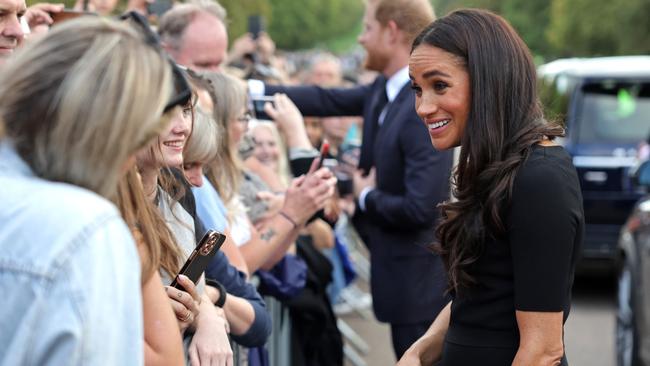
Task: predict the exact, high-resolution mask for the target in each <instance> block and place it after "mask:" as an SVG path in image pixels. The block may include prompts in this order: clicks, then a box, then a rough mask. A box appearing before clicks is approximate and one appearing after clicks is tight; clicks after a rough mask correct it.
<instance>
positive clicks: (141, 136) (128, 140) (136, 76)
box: [0, 17, 172, 198]
mask: <svg viewBox="0 0 650 366" xmlns="http://www.w3.org/2000/svg"><path fill="white" fill-rule="evenodd" d="M3 68H4V69H3V73H2V75H1V76H0V119H2V120H3V121H4V123H5V127H6V134H7V136H8V137H9V138H10V139H11V140H12V141H13V143H14V144H15V147H16V150H17V152H18V153H19V154H20V156H21V157H22V158H23V159H24V160H25V161H26V162H27V164H28V165H29V166H30V167H31V168H32V170H33V171H34V173H35V174H36V175H37V176H40V177H42V178H44V179H48V180H52V181H62V182H67V183H71V184H74V185H77V186H81V187H85V188H87V189H90V190H92V191H95V192H97V193H99V194H100V195H102V196H104V197H107V198H112V197H113V196H114V195H115V191H116V188H117V182H118V180H119V178H120V175H121V169H122V165H123V164H124V162H125V161H126V160H127V158H128V157H129V156H130V155H132V154H134V153H135V152H136V151H137V150H138V149H140V148H142V147H143V146H145V145H146V144H147V142H149V141H150V140H151V139H152V138H153V137H155V136H156V135H158V134H159V133H160V131H162V129H163V128H164V123H165V121H164V119H163V118H161V115H162V112H163V108H164V106H165V103H166V101H167V100H168V99H169V97H170V95H171V92H172V81H171V68H170V65H169V62H168V61H167V60H166V59H165V58H164V57H163V55H162V54H161V53H160V52H159V51H157V50H155V49H154V48H153V47H150V46H148V45H146V44H145V42H144V40H143V37H142V36H141V35H140V34H139V33H138V32H137V31H136V30H135V29H133V28H131V27H130V26H129V25H127V24H124V23H118V22H116V21H112V20H108V19H102V18H90V17H88V18H80V19H77V20H71V21H68V22H65V23H63V24H61V25H59V26H57V27H55V28H53V29H52V31H51V32H49V33H48V34H47V36H45V37H43V38H42V39H40V40H37V41H35V42H34V43H31V44H28V45H26V46H25V48H24V49H23V50H21V51H19V52H18V53H17V54H16V57H15V58H14V59H13V60H10V61H9V62H8V63H7V64H6V65H5V66H3Z"/></svg>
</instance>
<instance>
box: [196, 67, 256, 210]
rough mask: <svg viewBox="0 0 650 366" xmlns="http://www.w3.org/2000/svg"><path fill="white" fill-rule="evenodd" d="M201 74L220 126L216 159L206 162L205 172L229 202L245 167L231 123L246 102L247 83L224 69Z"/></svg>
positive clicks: (236, 189) (222, 197)
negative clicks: (231, 133)
mask: <svg viewBox="0 0 650 366" xmlns="http://www.w3.org/2000/svg"><path fill="white" fill-rule="evenodd" d="M198 76H199V77H200V78H202V80H203V83H202V84H203V86H204V87H205V89H206V90H207V91H208V93H209V94H210V97H211V98H212V103H213V106H214V107H213V110H212V116H213V117H214V121H215V122H216V123H217V126H218V128H219V130H218V132H219V134H218V136H217V141H218V142H217V145H218V153H217V155H216V158H215V159H213V160H212V161H210V162H208V163H207V164H206V176H207V177H208V180H209V181H210V183H212V185H213V186H214V187H215V188H216V189H217V191H218V192H219V196H220V197H221V199H222V200H223V201H224V202H225V203H226V204H227V203H228V202H232V201H233V199H234V198H235V196H236V195H237V194H238V193H239V186H240V184H241V180H242V172H243V171H244V165H243V163H242V162H241V159H240V158H239V151H238V149H237V146H236V145H235V144H233V143H232V142H231V141H230V130H229V128H228V126H229V125H230V123H232V121H233V120H234V119H235V118H236V117H237V115H238V114H239V112H240V110H241V109H242V108H243V107H245V106H246V103H247V94H246V85H245V84H244V82H243V81H242V80H240V79H237V78H235V77H234V76H230V75H228V74H224V73H216V72H204V73H199V74H198Z"/></svg>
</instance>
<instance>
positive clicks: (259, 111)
mask: <svg viewBox="0 0 650 366" xmlns="http://www.w3.org/2000/svg"><path fill="white" fill-rule="evenodd" d="M252 102H253V113H254V114H255V116H254V117H255V119H257V120H264V121H273V118H271V116H269V115H268V114H267V113H266V112H265V111H264V105H265V104H266V103H271V104H272V105H273V106H274V107H275V98H274V97H272V96H266V95H264V96H258V97H253V100H252Z"/></svg>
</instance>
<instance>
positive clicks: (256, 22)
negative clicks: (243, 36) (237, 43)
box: [248, 14, 264, 39]
mask: <svg viewBox="0 0 650 366" xmlns="http://www.w3.org/2000/svg"><path fill="white" fill-rule="evenodd" d="M263 31H264V19H263V18H262V16H261V15H259V14H255V15H251V16H249V17H248V33H250V34H251V36H252V37H253V39H257V38H258V37H259V36H260V33H261V32H263Z"/></svg>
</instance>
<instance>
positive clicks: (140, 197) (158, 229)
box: [117, 167, 183, 283]
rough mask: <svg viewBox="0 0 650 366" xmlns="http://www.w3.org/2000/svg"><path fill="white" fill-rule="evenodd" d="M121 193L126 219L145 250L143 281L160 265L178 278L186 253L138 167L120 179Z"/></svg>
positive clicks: (118, 196) (119, 187) (121, 205)
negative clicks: (150, 195)
mask: <svg viewBox="0 0 650 366" xmlns="http://www.w3.org/2000/svg"><path fill="white" fill-rule="evenodd" d="M117 192H118V193H117V206H118V207H119V209H120V212H121V213H122V218H124V221H125V222H126V224H127V225H128V226H129V228H130V229H131V231H132V232H133V233H134V235H133V236H134V238H136V240H137V242H138V244H140V246H141V247H142V248H143V249H144V250H143V253H142V256H141V258H140V262H141V263H142V283H145V282H147V280H148V279H149V278H151V276H152V275H153V273H154V272H155V271H157V270H158V269H159V268H162V269H163V270H164V271H165V272H167V273H168V274H169V276H170V277H171V278H173V277H176V274H177V273H178V269H179V268H180V265H181V264H180V259H181V257H182V256H183V253H182V252H181V249H180V247H179V246H178V244H177V243H176V241H175V239H174V235H173V234H172V232H171V230H170V229H169V227H168V226H167V224H166V222H165V220H164V219H163V218H162V217H161V216H160V212H159V211H158V209H157V207H156V206H154V204H153V202H151V201H150V200H148V199H147V197H146V196H145V194H144V191H143V189H142V182H141V180H140V177H138V173H137V169H136V168H135V167H134V168H131V169H130V170H129V171H128V172H127V173H126V175H125V176H124V177H123V178H122V179H121V180H120V182H119V184H118V189H117Z"/></svg>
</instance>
